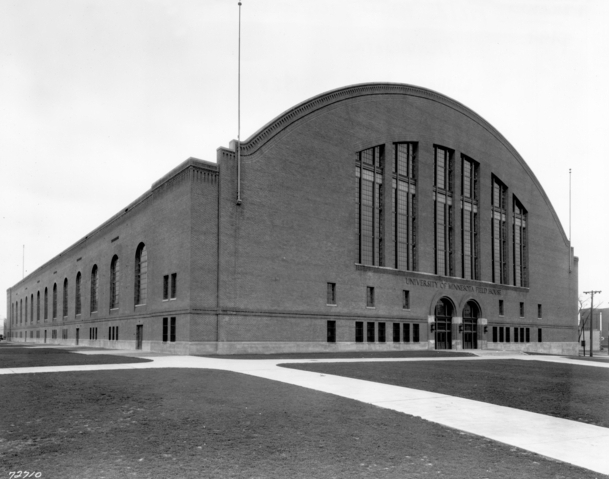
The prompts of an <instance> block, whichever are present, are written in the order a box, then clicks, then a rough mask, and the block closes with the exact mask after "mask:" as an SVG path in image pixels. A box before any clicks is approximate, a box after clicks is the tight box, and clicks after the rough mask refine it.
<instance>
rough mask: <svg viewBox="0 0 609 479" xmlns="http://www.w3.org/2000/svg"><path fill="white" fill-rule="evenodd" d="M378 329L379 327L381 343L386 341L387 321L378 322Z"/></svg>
mask: <svg viewBox="0 0 609 479" xmlns="http://www.w3.org/2000/svg"><path fill="white" fill-rule="evenodd" d="M378 324H379V326H378V329H379V343H384V342H385V340H386V338H387V336H386V327H385V323H383V322H380V323H378Z"/></svg>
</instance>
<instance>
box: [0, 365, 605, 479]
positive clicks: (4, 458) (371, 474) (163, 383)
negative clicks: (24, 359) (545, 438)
mask: <svg viewBox="0 0 609 479" xmlns="http://www.w3.org/2000/svg"><path fill="white" fill-rule="evenodd" d="M485 363H486V362H485ZM426 364H429V363H426ZM361 366H362V365H361V364H360V367H361ZM0 404H1V405H2V414H1V415H0V477H8V472H10V471H15V470H28V471H40V472H42V477H43V478H60V477H61V478H120V479H123V478H129V477H138V478H162V479H166V478H171V477H176V478H237V477H238V478H265V479H266V478H281V479H285V478H288V479H299V478H303V479H304V478H306V479H310V478H349V479H351V478H375V479H376V478H431V477H433V478H443V479H449V478H450V479H454V478H467V479H476V478H492V479H496V478H499V479H502V478H506V479H507V478H509V479H514V478H531V477H535V478H548V479H549V478H552V479H561V478H564V479H567V478H569V479H571V478H578V479H591V478H598V477H601V476H600V475H599V474H596V473H593V472H589V471H586V470H583V469H580V468H577V467H573V466H569V465H567V464H562V463H558V462H556V461H551V460H548V459H544V458H542V457H540V456H537V455H535V454H531V453H528V452H525V451H522V450H519V449H516V448H512V447H509V446H505V445H502V444H499V443H497V442H494V441H490V440H487V439H483V438H480V437H477V436H472V435H469V434H465V433H461V432H459V431H456V430H453V429H448V428H445V427H443V426H440V425H437V424H433V423H430V422H427V421H424V420H422V419H419V418H415V417H411V416H407V415H405V414H400V413H397V412H395V411H389V410H385V409H381V408H377V407H375V406H371V405H366V404H363V403H359V402H357V401H352V400H349V399H345V398H341V397H338V396H333V395H330V394H324V393H320V392H316V391H312V390H308V389H304V388H299V387H296V386H292V385H288V384H283V383H279V382H274V381H269V380H264V379H260V378H255V377H252V376H247V375H242V374H237V373H231V372H223V371H214V370H192V369H162V370H160V369H159V370H155V369H145V370H137V371H135V370H121V371H95V372H86V373H84V372H70V373H44V374H27V375H26V374H24V375H9V376H4V377H2V387H0Z"/></svg>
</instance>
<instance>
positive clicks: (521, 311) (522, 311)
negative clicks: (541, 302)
mask: <svg viewBox="0 0 609 479" xmlns="http://www.w3.org/2000/svg"><path fill="white" fill-rule="evenodd" d="M520 317H521V318H524V303H520Z"/></svg>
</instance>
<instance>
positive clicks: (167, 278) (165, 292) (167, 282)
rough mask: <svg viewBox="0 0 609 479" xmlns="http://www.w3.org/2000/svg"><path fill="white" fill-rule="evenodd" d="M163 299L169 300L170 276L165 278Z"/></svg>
mask: <svg viewBox="0 0 609 479" xmlns="http://www.w3.org/2000/svg"><path fill="white" fill-rule="evenodd" d="M163 299H169V275H168V274H166V275H165V276H163Z"/></svg>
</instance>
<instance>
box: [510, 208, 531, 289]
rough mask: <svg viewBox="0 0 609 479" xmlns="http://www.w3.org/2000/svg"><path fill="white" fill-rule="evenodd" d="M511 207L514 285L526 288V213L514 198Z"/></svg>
mask: <svg viewBox="0 0 609 479" xmlns="http://www.w3.org/2000/svg"><path fill="white" fill-rule="evenodd" d="M513 206H514V217H513V228H514V230H513V235H512V243H513V249H514V251H513V255H514V285H515V286H522V287H527V286H528V285H529V281H528V270H527V263H528V261H527V211H526V210H525V209H524V208H523V206H522V204H521V203H520V201H518V200H517V199H516V197H514V203H513Z"/></svg>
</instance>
